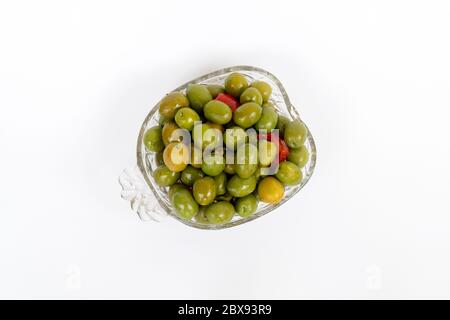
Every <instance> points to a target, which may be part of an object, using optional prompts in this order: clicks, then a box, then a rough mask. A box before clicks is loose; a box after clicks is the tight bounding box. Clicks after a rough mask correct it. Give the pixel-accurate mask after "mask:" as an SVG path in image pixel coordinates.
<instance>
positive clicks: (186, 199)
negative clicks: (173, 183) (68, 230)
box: [172, 188, 199, 220]
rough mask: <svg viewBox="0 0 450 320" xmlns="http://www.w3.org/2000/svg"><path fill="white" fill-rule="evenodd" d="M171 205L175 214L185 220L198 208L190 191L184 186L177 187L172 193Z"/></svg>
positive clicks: (195, 212) (191, 216)
mask: <svg viewBox="0 0 450 320" xmlns="http://www.w3.org/2000/svg"><path fill="white" fill-rule="evenodd" d="M172 205H173V207H174V209H175V212H176V213H177V215H178V216H179V217H180V218H182V219H185V220H190V219H192V218H193V217H195V215H197V213H198V210H199V208H198V204H197V202H195V200H194V197H193V196H192V194H191V192H190V191H189V190H187V189H185V188H179V189H177V190H176V191H175V192H174V193H173V195H172Z"/></svg>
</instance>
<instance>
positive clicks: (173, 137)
mask: <svg viewBox="0 0 450 320" xmlns="http://www.w3.org/2000/svg"><path fill="white" fill-rule="evenodd" d="M177 129H179V127H178V126H177V124H176V123H175V122H173V121H169V122H167V123H166V124H165V125H164V127H163V128H162V131H161V134H162V141H163V143H164V145H166V146H167V145H168V144H169V143H171V142H174V141H178V142H179V141H181V139H180V137H179V135H177V134H176V130H177Z"/></svg>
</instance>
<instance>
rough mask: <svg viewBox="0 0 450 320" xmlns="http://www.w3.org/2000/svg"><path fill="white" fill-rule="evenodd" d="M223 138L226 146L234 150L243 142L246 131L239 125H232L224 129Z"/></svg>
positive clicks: (245, 137)
mask: <svg viewBox="0 0 450 320" xmlns="http://www.w3.org/2000/svg"><path fill="white" fill-rule="evenodd" d="M223 139H224V142H225V145H226V146H227V148H229V149H231V150H236V147H238V146H240V145H242V144H244V143H245V140H246V139H247V133H246V132H245V130H244V129H242V128H241V127H238V126H233V127H231V128H228V129H227V130H225V136H224V138H223Z"/></svg>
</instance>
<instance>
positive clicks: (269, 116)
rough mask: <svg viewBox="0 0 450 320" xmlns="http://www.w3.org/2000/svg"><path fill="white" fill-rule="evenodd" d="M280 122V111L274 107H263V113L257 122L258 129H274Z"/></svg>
mask: <svg viewBox="0 0 450 320" xmlns="http://www.w3.org/2000/svg"><path fill="white" fill-rule="evenodd" d="M277 122H278V113H277V112H276V111H275V109H274V108H272V107H263V108H262V115H261V118H260V119H259V120H258V122H257V123H256V124H255V128H256V130H263V129H265V130H269V131H270V130H273V129H275V127H276V125H277Z"/></svg>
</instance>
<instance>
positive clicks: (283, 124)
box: [276, 115, 291, 137]
mask: <svg viewBox="0 0 450 320" xmlns="http://www.w3.org/2000/svg"><path fill="white" fill-rule="evenodd" d="M290 121H291V120H289V119H288V118H287V117H285V116H280V115H279V116H278V122H277V126H276V128H277V129H278V130H279V134H280V137H284V129H285V128H286V125H287V124H288V123H289V122H290Z"/></svg>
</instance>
